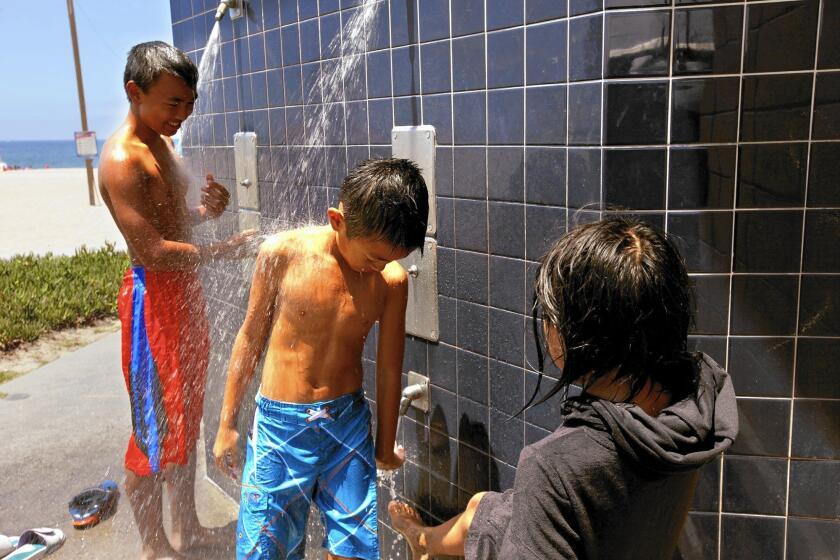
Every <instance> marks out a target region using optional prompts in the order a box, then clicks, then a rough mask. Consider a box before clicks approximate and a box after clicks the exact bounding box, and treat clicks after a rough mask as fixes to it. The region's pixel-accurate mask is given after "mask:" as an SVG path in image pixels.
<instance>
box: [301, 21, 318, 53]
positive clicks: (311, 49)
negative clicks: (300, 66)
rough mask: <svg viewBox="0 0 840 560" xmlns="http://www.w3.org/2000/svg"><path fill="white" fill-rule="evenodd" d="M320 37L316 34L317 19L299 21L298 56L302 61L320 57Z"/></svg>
mask: <svg viewBox="0 0 840 560" xmlns="http://www.w3.org/2000/svg"><path fill="white" fill-rule="evenodd" d="M320 45H321V39H320V37H319V35H318V20H309V21H303V22H301V23H300V57H301V61H302V62H312V61H313V60H318V59H320V58H321V47H320Z"/></svg>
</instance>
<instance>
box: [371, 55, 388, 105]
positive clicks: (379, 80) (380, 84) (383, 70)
mask: <svg viewBox="0 0 840 560" xmlns="http://www.w3.org/2000/svg"><path fill="white" fill-rule="evenodd" d="M367 90H368V96H369V97H390V96H391V54H390V52H388V51H379V52H374V53H370V54H368V55H367Z"/></svg>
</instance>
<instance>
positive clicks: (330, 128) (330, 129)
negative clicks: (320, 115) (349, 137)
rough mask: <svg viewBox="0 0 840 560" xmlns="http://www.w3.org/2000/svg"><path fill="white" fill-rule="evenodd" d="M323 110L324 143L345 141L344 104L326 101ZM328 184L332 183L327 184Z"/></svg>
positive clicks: (339, 143)
mask: <svg viewBox="0 0 840 560" xmlns="http://www.w3.org/2000/svg"><path fill="white" fill-rule="evenodd" d="M324 111H325V117H324V121H325V125H324V143H325V144H329V145H333V146H335V145H342V144H344V143H345V142H346V138H345V136H344V133H345V128H346V127H345V122H346V116H345V110H344V105H343V104H342V103H328V104H327V105H325V106H324ZM345 167H346V165H345ZM339 185H340V183H339ZM328 186H334V185H332V184H328Z"/></svg>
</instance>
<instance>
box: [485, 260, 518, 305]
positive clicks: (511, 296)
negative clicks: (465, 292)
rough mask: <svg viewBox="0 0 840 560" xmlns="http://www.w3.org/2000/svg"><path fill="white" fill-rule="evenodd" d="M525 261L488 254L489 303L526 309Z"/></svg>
mask: <svg viewBox="0 0 840 560" xmlns="http://www.w3.org/2000/svg"><path fill="white" fill-rule="evenodd" d="M526 291H527V290H526V286H525V261H522V260H519V259H509V258H506V257H501V256H497V255H490V305H491V306H493V307H497V308H500V309H507V310H508V311H515V312H517V313H525V311H526V305H527V304H526Z"/></svg>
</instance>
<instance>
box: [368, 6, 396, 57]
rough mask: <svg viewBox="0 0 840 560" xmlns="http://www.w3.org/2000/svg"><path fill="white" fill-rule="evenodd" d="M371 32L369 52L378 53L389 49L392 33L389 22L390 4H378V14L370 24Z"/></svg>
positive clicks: (376, 13)
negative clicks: (377, 51)
mask: <svg viewBox="0 0 840 560" xmlns="http://www.w3.org/2000/svg"><path fill="white" fill-rule="evenodd" d="M369 26H370V31H369V33H368V37H367V40H368V41H367V50H369V51H376V50H379V49H387V48H388V47H389V46H390V45H391V33H390V31H389V29H390V28H389V22H388V4H387V2H380V3H379V4H377V7H376V12H375V13H374V14H373V17H372V19H371V21H370V23H369Z"/></svg>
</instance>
